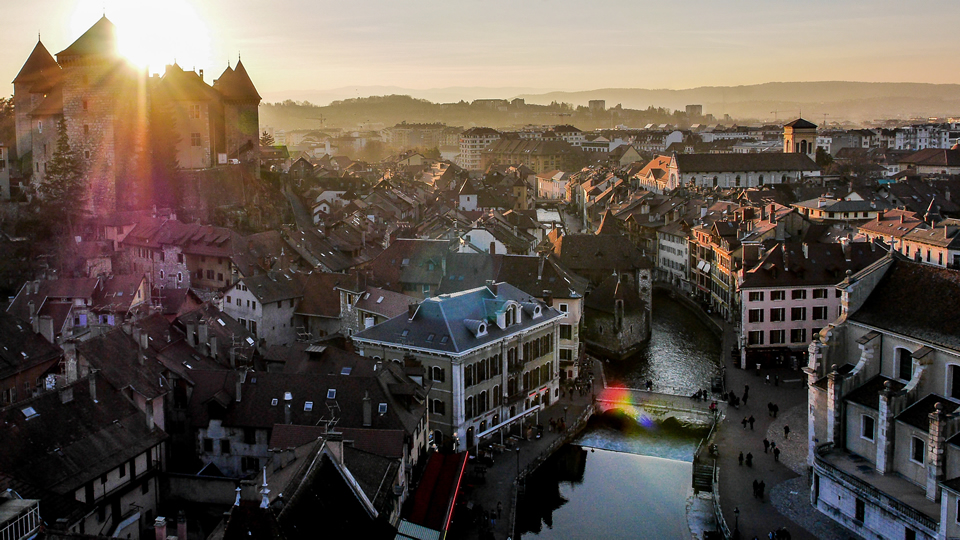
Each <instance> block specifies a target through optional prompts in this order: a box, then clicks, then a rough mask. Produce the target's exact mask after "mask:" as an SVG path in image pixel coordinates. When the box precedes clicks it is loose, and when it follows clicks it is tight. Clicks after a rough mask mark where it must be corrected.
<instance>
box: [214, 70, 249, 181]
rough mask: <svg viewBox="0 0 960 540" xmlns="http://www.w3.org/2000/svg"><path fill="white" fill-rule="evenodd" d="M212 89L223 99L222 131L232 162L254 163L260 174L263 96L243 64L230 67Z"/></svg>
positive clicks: (228, 155) (226, 149)
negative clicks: (261, 103)
mask: <svg viewBox="0 0 960 540" xmlns="http://www.w3.org/2000/svg"><path fill="white" fill-rule="evenodd" d="M213 88H214V89H216V90H218V91H219V92H220V94H221V95H222V96H223V128H224V136H225V143H226V148H225V149H224V150H225V152H226V154H227V157H228V158H229V159H238V160H240V161H243V162H251V163H254V164H255V166H256V167H257V173H258V174H259V171H260V169H259V164H260V133H259V132H260V113H259V109H258V107H259V106H260V99H261V98H260V94H259V93H257V88H256V87H255V86H254V85H253V81H251V80H250V76H249V75H247V70H246V68H244V67H243V62H241V61H240V60H237V67H236V68H235V69H231V68H230V67H229V66H228V67H227V69H226V70H224V72H223V74H222V75H220V78H219V79H217V80H216V81H215V82H214V83H213Z"/></svg>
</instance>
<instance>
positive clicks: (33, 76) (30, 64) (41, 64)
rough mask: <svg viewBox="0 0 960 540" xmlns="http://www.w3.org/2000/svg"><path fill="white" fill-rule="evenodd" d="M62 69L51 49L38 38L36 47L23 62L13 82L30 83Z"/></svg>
mask: <svg viewBox="0 0 960 540" xmlns="http://www.w3.org/2000/svg"><path fill="white" fill-rule="evenodd" d="M57 71H60V65H59V64H57V61H56V60H54V59H53V56H52V55H51V54H50V51H48V50H47V48H46V47H44V46H43V43H42V42H40V41H39V40H37V45H36V47H34V48H33V52H31V53H30V56H28V57H27V61H26V62H24V63H23V67H22V68H20V72H19V73H17V77H16V78H15V79H13V84H28V83H33V82H36V81H37V80H39V79H42V78H44V77H45V76H48V75H49V74H50V73H51V72H57Z"/></svg>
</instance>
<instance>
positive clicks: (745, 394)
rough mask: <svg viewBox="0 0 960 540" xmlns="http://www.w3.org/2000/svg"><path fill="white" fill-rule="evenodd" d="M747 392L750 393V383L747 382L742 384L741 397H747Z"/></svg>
mask: <svg viewBox="0 0 960 540" xmlns="http://www.w3.org/2000/svg"><path fill="white" fill-rule="evenodd" d="M749 394H750V385H749V384H745V385H743V399H747V395H749Z"/></svg>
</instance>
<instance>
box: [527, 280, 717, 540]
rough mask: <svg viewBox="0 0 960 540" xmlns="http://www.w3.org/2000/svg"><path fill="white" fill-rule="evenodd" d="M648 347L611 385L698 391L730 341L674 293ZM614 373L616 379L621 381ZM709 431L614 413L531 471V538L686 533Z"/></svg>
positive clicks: (660, 311) (658, 313)
mask: <svg viewBox="0 0 960 540" xmlns="http://www.w3.org/2000/svg"><path fill="white" fill-rule="evenodd" d="M654 306H655V311H654V316H653V324H652V327H651V339H650V342H649V344H648V346H647V347H646V348H645V349H644V350H642V351H640V352H638V353H637V354H636V355H634V357H633V358H631V359H629V360H627V361H625V362H624V363H622V364H618V365H615V366H611V365H610V364H609V363H608V364H605V365H604V372H605V373H606V376H607V379H608V381H610V380H611V379H613V378H614V377H615V380H616V381H617V382H619V383H621V384H624V385H626V386H629V387H633V388H641V387H642V386H643V383H644V382H645V381H647V380H648V379H649V380H651V381H652V382H653V383H654V387H655V389H657V387H658V386H659V387H660V389H663V390H665V389H667V388H669V389H671V390H673V391H674V392H675V393H679V394H686V393H693V392H694V391H695V390H696V389H698V388H709V386H710V380H711V378H712V377H713V376H714V375H716V374H717V373H718V372H719V359H720V343H719V340H718V339H717V337H716V336H715V334H713V333H711V332H710V329H709V328H707V327H706V326H705V325H704V324H703V323H702V322H701V321H700V320H699V319H697V318H696V317H695V316H693V315H692V314H691V313H689V312H688V311H687V310H686V308H684V307H683V306H682V305H680V304H679V303H677V302H676V301H674V300H671V299H670V298H669V297H668V296H667V295H656V296H655V299H654ZM611 374H613V375H614V377H611ZM706 435H707V431H706V429H697V428H691V427H689V426H681V425H680V424H679V423H678V422H677V421H675V420H672V419H667V420H666V421H664V422H654V421H651V420H650V419H647V418H639V419H637V418H632V417H630V416H627V415H626V414H622V413H618V412H615V411H614V412H609V413H606V414H604V415H601V416H595V417H594V418H593V419H591V421H590V424H589V426H588V427H587V429H586V430H585V431H584V432H583V433H582V434H581V436H580V437H579V438H578V439H577V440H576V441H575V443H573V444H568V445H566V446H565V447H563V448H561V449H560V451H558V452H557V453H556V454H554V455H553V456H552V457H551V458H550V459H548V460H547V461H546V462H544V464H543V465H541V466H540V468H539V469H537V471H536V472H535V473H534V474H532V475H531V476H530V477H528V479H527V482H526V486H525V490H524V493H523V495H522V496H521V497H520V500H519V501H518V506H517V529H516V530H517V532H518V535H517V536H518V537H520V538H524V539H532V538H537V539H571V540H576V539H580V538H582V539H588V540H597V539H620V538H623V539H628V538H629V539H638V538H656V539H664V540H671V539H686V538H689V537H690V532H689V528H688V525H687V517H686V503H687V496H688V495H689V492H690V482H691V467H692V465H691V463H692V461H693V453H694V451H695V450H696V447H697V444H698V443H699V442H700V440H701V439H702V438H703V437H705V436H706Z"/></svg>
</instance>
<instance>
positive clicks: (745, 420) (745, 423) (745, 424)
mask: <svg viewBox="0 0 960 540" xmlns="http://www.w3.org/2000/svg"><path fill="white" fill-rule="evenodd" d="M748 421H749V420H747V417H746V416H744V417H743V420H742V421H741V422H740V423H741V424H743V429H747V422H748Z"/></svg>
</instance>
